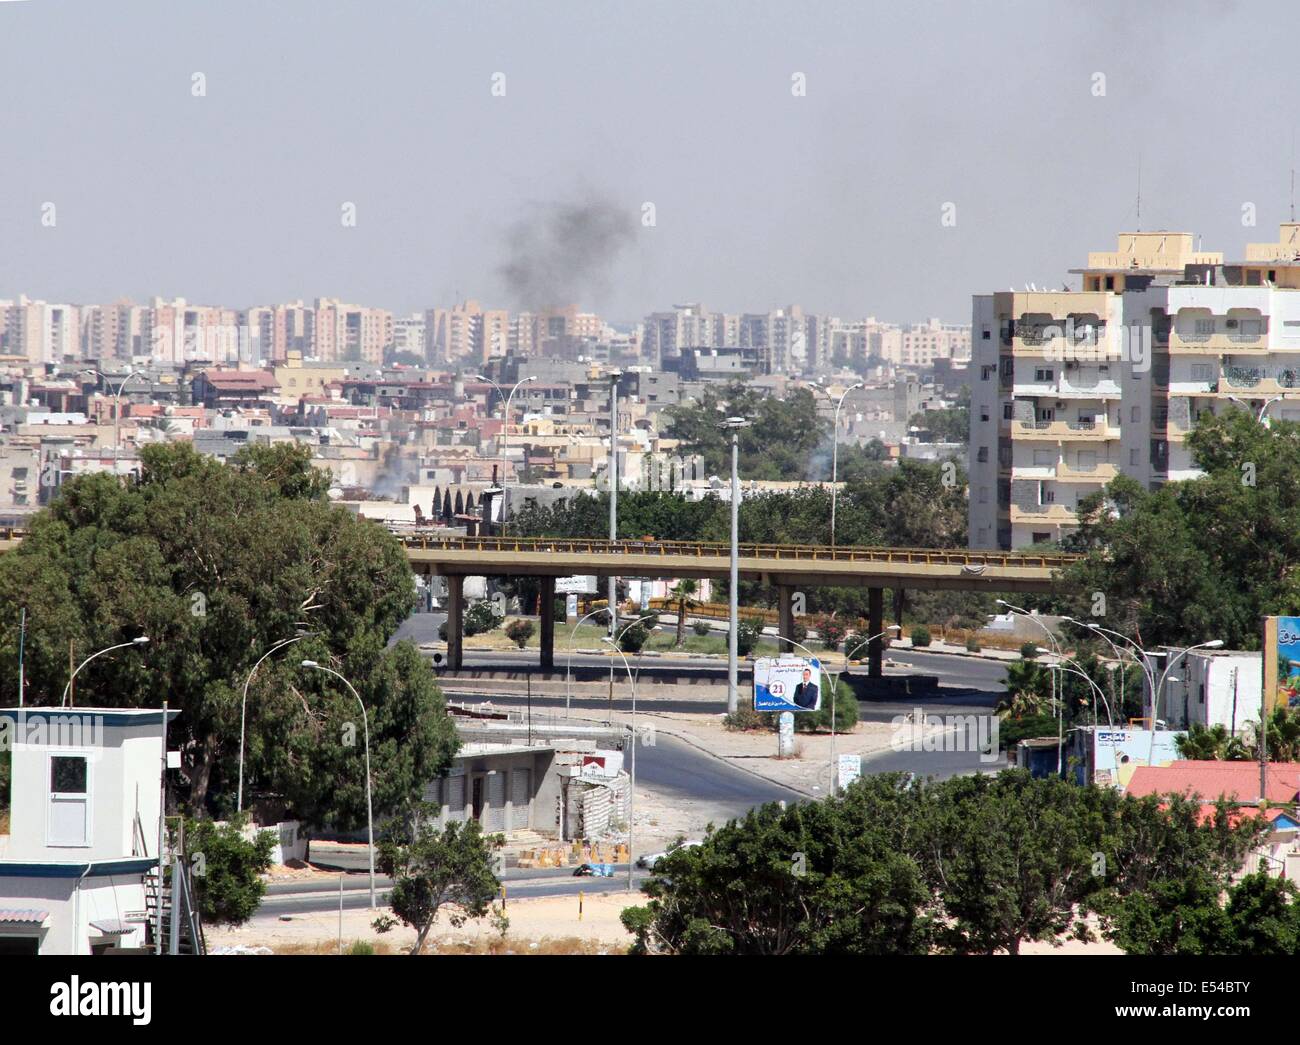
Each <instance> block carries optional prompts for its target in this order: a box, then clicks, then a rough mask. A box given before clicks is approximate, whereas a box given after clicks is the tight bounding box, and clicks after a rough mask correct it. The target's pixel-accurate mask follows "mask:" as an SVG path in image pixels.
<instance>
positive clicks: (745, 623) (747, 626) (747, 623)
mask: <svg viewBox="0 0 1300 1045" xmlns="http://www.w3.org/2000/svg"><path fill="white" fill-rule="evenodd" d="M764 627H765V625H764V623H763V618H762V617H750V618H744V617H742V618H741V619H740V621H739V622H738V624H737V627H736V652H737V654H738V655H739V656H741V657H748V656H749V655H750V654H751V653H753V652H754V650H755V649H756V648H757V647H758V641H759V639H760V638H762V636H763V628H764Z"/></svg>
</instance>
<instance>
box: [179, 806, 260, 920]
mask: <svg viewBox="0 0 1300 1045" xmlns="http://www.w3.org/2000/svg"><path fill="white" fill-rule="evenodd" d="M246 822H247V817H244V818H236V819H233V820H231V821H230V822H229V823H225V824H216V823H214V822H213V821H211V820H197V821H196V820H189V821H186V824H185V860H186V864H187V866H188V867H189V868H190V870H191V876H190V885H191V888H193V890H194V893H195V896H194V902H195V904H196V905H197V906H198V909H199V913H200V914H201V915H202V916H203V921H204V922H205V923H207V924H209V925H232V926H233V925H243V924H244V922H246V921H248V919H249V918H251V917H252V916H253V914H254V913H255V912H256V911H257V908H258V906H259V905H260V904H261V902H262V896H263V894H264V893H265V892H266V883H265V882H264V881H263V880H262V874H263V872H265V871H266V870H267V869H268V868H269V867H270V866H271V851H272V849H274V848H275V838H274V837H273V835H272V834H271V832H269V831H258V832H257V833H256V834H254V835H253V837H252V839H251V840H249V839H248V838H246V837H244V830H243V825H244V824H245V823H246Z"/></svg>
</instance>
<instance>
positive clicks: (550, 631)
mask: <svg viewBox="0 0 1300 1045" xmlns="http://www.w3.org/2000/svg"><path fill="white" fill-rule="evenodd" d="M539 579H540V581H541V595H540V596H539V599H540V601H541V606H539V607H538V615H539V616H540V617H541V618H542V635H541V640H540V642H539V645H540V646H541V650H542V670H543V671H553V670H554V669H555V578H554V577H541V578H539Z"/></svg>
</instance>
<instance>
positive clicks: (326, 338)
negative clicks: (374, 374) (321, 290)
mask: <svg viewBox="0 0 1300 1045" xmlns="http://www.w3.org/2000/svg"><path fill="white" fill-rule="evenodd" d="M392 341H393V314H392V313H391V312H389V311H388V310H387V309H383V308H367V307H366V306H364V305H348V304H344V303H343V302H341V301H337V300H335V299H333V298H317V299H316V317H315V328H314V338H313V342H312V355H313V356H315V357H316V358H317V359H319V360H322V361H323V362H363V363H373V364H375V365H380V364H382V363H383V361H384V350H385V349H386V348H388V346H389V345H390V344H392Z"/></svg>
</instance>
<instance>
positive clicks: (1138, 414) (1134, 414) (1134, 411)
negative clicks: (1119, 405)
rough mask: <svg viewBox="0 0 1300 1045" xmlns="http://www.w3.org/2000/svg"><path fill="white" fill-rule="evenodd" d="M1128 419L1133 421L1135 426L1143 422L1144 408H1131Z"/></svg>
mask: <svg viewBox="0 0 1300 1045" xmlns="http://www.w3.org/2000/svg"><path fill="white" fill-rule="evenodd" d="M1128 419H1129V420H1130V421H1132V422H1133V424H1137V423H1138V422H1139V421H1141V420H1142V408H1141V407H1140V406H1134V407H1130V408H1129V412H1128Z"/></svg>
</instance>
